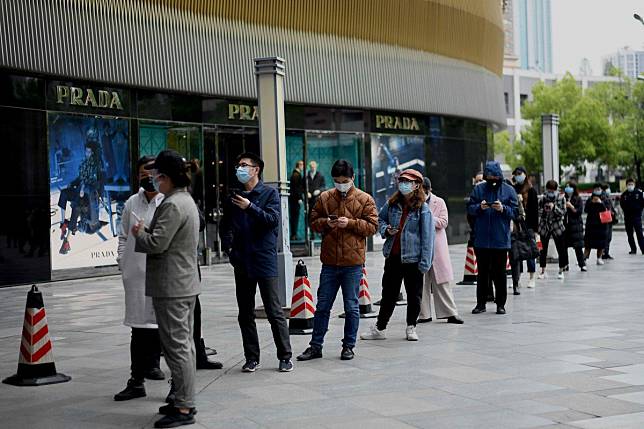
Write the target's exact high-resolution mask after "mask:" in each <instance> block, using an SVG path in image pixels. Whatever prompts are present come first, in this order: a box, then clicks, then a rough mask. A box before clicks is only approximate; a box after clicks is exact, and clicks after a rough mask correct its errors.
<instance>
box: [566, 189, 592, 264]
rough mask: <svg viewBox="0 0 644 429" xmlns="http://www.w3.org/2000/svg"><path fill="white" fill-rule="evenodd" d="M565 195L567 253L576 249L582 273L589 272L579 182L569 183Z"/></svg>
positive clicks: (582, 203)
mask: <svg viewBox="0 0 644 429" xmlns="http://www.w3.org/2000/svg"><path fill="white" fill-rule="evenodd" d="M564 195H565V198H566V218H565V225H566V232H565V234H564V236H565V238H566V251H567V249H568V248H569V247H572V248H573V249H575V256H576V257H577V265H579V268H580V269H581V271H587V268H586V259H585V258H584V221H583V219H582V218H581V215H582V214H583V212H584V202H583V200H582V199H581V197H580V196H579V191H578V190H577V182H575V181H574V180H570V181H568V183H566V187H565V188H564ZM568 269H569V267H568V265H566V267H565V270H566V271H568Z"/></svg>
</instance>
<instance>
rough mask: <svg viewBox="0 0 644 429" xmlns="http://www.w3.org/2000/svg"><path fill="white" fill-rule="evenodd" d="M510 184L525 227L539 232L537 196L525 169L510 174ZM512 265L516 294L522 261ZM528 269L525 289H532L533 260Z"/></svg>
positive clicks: (534, 268) (533, 279) (528, 261)
mask: <svg viewBox="0 0 644 429" xmlns="http://www.w3.org/2000/svg"><path fill="white" fill-rule="evenodd" d="M512 182H513V186H514V190H515V191H516V193H517V199H518V201H519V205H520V206H522V208H523V213H524V220H525V225H526V226H527V227H528V229H531V230H532V231H533V232H534V233H537V232H538V231H539V207H538V203H539V196H538V195H537V191H536V189H534V186H532V182H530V179H528V173H527V171H526V169H525V168H523V167H517V168H515V169H514V171H513V172H512ZM511 262H513V264H512V286H513V287H514V290H515V292H518V290H519V287H520V285H521V283H520V280H521V273H522V272H523V261H511ZM526 265H527V267H528V275H529V279H528V284H527V285H526V287H528V288H534V286H535V275H536V274H535V273H536V271H537V265H536V262H535V260H534V259H528V260H527V261H526Z"/></svg>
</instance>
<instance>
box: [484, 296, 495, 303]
mask: <svg viewBox="0 0 644 429" xmlns="http://www.w3.org/2000/svg"><path fill="white" fill-rule="evenodd" d="M486 301H487V302H494V295H488V296H487V298H486Z"/></svg>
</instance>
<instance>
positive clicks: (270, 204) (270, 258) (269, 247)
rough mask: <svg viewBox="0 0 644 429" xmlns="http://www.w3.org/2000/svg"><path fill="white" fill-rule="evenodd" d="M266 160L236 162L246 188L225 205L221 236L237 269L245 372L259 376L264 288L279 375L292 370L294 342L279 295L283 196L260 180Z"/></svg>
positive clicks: (240, 158) (242, 158) (255, 158)
mask: <svg viewBox="0 0 644 429" xmlns="http://www.w3.org/2000/svg"><path fill="white" fill-rule="evenodd" d="M263 170H264V161H262V159H261V158H260V157H259V156H257V155H256V154H254V153H250V152H246V153H242V154H241V155H239V156H238V157H237V164H236V167H235V174H236V176H237V180H239V182H240V183H241V184H242V185H243V187H244V189H243V191H241V192H240V193H235V194H234V195H232V196H231V198H230V199H229V201H227V203H226V205H225V206H224V215H223V217H222V219H221V225H220V227H219V234H220V236H221V242H222V246H223V249H224V251H225V253H226V254H227V255H228V257H229V258H230V263H231V264H232V266H233V267H234V269H235V286H236V294H237V305H238V307H239V315H238V318H237V320H238V322H239V327H240V329H241V334H242V340H243V344H244V356H245V358H246V363H245V364H244V365H243V367H242V371H243V372H255V370H256V369H257V368H259V363H260V347H259V338H258V336H257V326H256V325H255V293H256V289H257V286H258V285H259V293H260V295H261V297H262V302H263V304H264V308H265V309H266V316H267V318H268V322H269V323H270V325H271V331H272V333H273V340H274V341H275V346H276V348H277V358H278V360H279V371H281V372H289V371H292V370H293V363H292V362H291V356H292V352H291V343H290V339H289V333H288V326H287V324H286V318H285V317H284V311H283V310H282V307H281V305H280V300H279V295H278V271H277V238H278V234H279V231H278V229H279V225H280V219H281V214H280V197H279V193H278V192H277V190H276V189H275V188H271V187H268V186H266V185H264V183H263V182H262V180H261V175H262V171H263Z"/></svg>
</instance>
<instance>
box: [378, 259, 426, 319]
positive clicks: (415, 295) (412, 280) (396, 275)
mask: <svg viewBox="0 0 644 429" xmlns="http://www.w3.org/2000/svg"><path fill="white" fill-rule="evenodd" d="M424 277H425V276H424V275H423V273H421V272H420V271H419V270H418V263H413V264H403V263H402V262H401V260H400V256H398V257H389V258H387V259H385V272H384V273H383V274H382V300H381V301H380V311H379V312H378V321H377V322H376V327H377V328H378V329H380V330H383V329H386V328H387V324H388V323H389V319H391V315H392V314H394V308H396V301H397V300H398V295H399V294H400V287H401V285H402V282H403V281H404V282H405V291H406V292H407V326H409V325H412V326H416V321H417V320H418V315H419V314H420V302H421V300H422V298H423V281H424Z"/></svg>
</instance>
